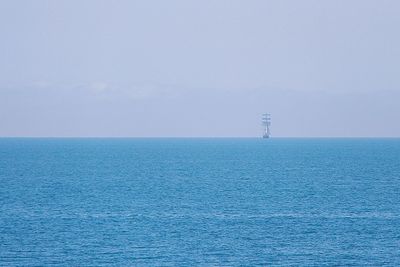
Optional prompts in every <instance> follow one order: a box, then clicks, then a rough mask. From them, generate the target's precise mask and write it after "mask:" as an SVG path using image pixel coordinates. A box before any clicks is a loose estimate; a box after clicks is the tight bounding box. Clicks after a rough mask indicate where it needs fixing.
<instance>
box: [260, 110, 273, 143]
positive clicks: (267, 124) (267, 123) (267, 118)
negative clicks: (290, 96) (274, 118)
mask: <svg viewBox="0 0 400 267" xmlns="http://www.w3.org/2000/svg"><path fill="white" fill-rule="evenodd" d="M262 125H263V126H264V134H263V138H270V137H271V129H270V128H271V114H269V113H264V114H263V115H262Z"/></svg>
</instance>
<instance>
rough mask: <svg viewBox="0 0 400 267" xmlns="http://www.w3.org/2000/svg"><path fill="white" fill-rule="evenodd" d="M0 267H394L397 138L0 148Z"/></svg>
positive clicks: (85, 142)
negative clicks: (256, 266)
mask: <svg viewBox="0 0 400 267" xmlns="http://www.w3.org/2000/svg"><path fill="white" fill-rule="evenodd" d="M0 209H1V213H0V266H43V265H45V266H55V265H62V266H64V265H65V266H239V265H241V266H255V265H261V266H338V265H339V266H383V265H386V266H400V139H270V140H262V139H9V138H2V139H0Z"/></svg>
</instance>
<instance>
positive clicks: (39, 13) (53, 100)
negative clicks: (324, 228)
mask: <svg viewBox="0 0 400 267" xmlns="http://www.w3.org/2000/svg"><path fill="white" fill-rule="evenodd" d="M399 14H400V1H398V0H392V1H390V0H374V1H372V0H326V1H321V0H312V1H311V0H302V1H298V0H291V1H289V0H275V1H273V0H240V1H239V0H201V1H200V0H196V1H193V0H181V1H179V0H169V1H164V0H159V1H154V0H145V1H144V0H142V1H135V0H126V1H124V0H108V1H103V0H58V1H52V0H49V1H44V0H24V1H23V0H2V1H0V38H1V39H0V136H3V137H4V136H5V137H91V136H94V137H257V136H261V135H262V126H261V114H262V113H264V112H269V113H271V117H272V128H271V132H272V136H273V137H400V15H399Z"/></svg>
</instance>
